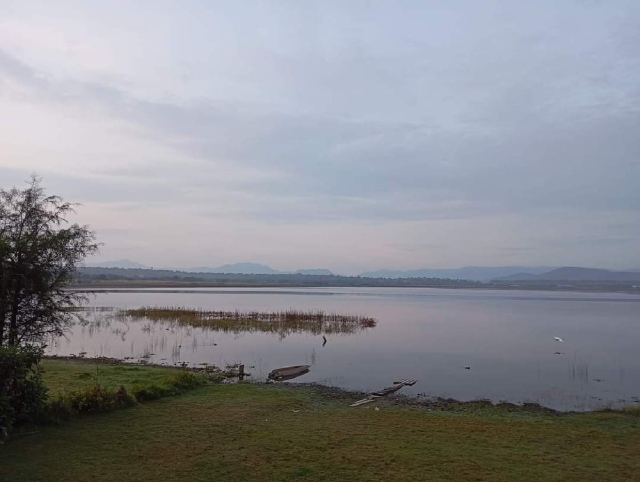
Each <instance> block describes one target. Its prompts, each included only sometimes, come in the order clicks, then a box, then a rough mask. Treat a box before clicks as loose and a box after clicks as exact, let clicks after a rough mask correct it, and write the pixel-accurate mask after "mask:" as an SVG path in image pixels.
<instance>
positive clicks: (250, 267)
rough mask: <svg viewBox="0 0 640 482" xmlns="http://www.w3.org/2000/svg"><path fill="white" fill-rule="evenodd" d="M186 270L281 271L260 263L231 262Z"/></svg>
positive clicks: (275, 272)
mask: <svg viewBox="0 0 640 482" xmlns="http://www.w3.org/2000/svg"><path fill="white" fill-rule="evenodd" d="M186 271H191V272H193V273H229V274H280V273H281V271H278V270H275V269H273V268H271V267H269V266H267V265H266V264H260V263H233V264H223V265H222V266H218V267H217V268H210V267H208V266H198V267H195V268H189V269H187V270H186Z"/></svg>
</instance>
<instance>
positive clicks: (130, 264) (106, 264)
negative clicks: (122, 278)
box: [85, 259, 149, 269]
mask: <svg viewBox="0 0 640 482" xmlns="http://www.w3.org/2000/svg"><path fill="white" fill-rule="evenodd" d="M85 266H89V267H94V268H123V269H149V266H146V265H144V264H141V263H136V262H135V261H131V260H130V259H119V260H117V261H103V262H100V263H92V262H89V263H86V264H85Z"/></svg>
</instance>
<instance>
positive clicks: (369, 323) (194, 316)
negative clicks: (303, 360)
mask: <svg viewBox="0 0 640 482" xmlns="http://www.w3.org/2000/svg"><path fill="white" fill-rule="evenodd" d="M121 314H122V315H124V316H130V317H132V318H142V319H147V320H151V321H165V322H175V323H179V324H182V325H187V326H194V327H200V328H209V329H212V330H216V331H222V332H227V333H245V332H264V333H276V334H278V335H280V336H286V335H288V334H291V333H312V334H314V335H322V334H340V333H345V334H350V333H356V332H358V331H362V330H366V329H368V328H373V327H375V326H376V320H375V319H374V318H371V317H368V316H361V315H344V314H338V313H326V312H324V311H301V310H286V311H209V310H196V309H190V308H181V307H151V306H149V307H142V308H137V309H132V310H123V311H122V312H121Z"/></svg>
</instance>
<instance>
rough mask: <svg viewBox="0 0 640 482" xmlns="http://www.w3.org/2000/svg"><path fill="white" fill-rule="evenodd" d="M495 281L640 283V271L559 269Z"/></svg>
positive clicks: (513, 275)
mask: <svg viewBox="0 0 640 482" xmlns="http://www.w3.org/2000/svg"><path fill="white" fill-rule="evenodd" d="M494 281H620V282H625V281H627V282H631V281H638V282H640V271H611V270H608V269H596V268H574V267H565V268H558V269H554V270H552V271H549V272H546V273H538V274H535V273H530V272H521V273H515V274H512V275H509V276H502V277H500V278H495V279H494Z"/></svg>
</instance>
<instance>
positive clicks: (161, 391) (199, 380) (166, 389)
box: [134, 371, 207, 402]
mask: <svg viewBox="0 0 640 482" xmlns="http://www.w3.org/2000/svg"><path fill="white" fill-rule="evenodd" d="M206 383H207V379H206V378H205V377H204V376H202V375H201V374H199V373H194V372H187V371H184V372H180V374H179V375H177V376H176V377H174V378H171V379H170V380H169V381H168V382H167V385H166V386H161V387H159V386H158V385H151V386H148V387H144V388H141V389H140V390H137V391H136V392H135V393H134V396H135V398H136V400H137V401H138V402H145V401H148V400H158V399H160V398H162V397H169V396H172V395H178V394H180V393H184V392H186V391H187V390H191V389H193V388H197V387H200V386H202V385H204V384H206Z"/></svg>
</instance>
